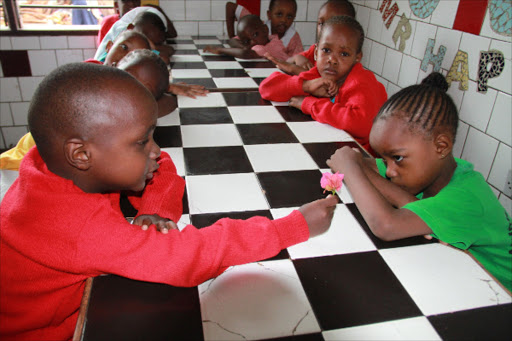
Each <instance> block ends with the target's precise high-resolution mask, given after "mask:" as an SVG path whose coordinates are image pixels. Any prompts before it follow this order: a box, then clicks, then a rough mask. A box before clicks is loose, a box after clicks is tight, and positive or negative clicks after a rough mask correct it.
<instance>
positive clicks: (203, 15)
mask: <svg viewBox="0 0 512 341" xmlns="http://www.w3.org/2000/svg"><path fill="white" fill-rule="evenodd" d="M185 20H210V1H206V0H204V1H203V0H196V1H187V2H185Z"/></svg>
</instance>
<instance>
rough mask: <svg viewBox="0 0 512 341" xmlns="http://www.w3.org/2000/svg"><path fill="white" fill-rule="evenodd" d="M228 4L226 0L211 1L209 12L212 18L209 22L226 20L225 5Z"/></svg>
mask: <svg viewBox="0 0 512 341" xmlns="http://www.w3.org/2000/svg"><path fill="white" fill-rule="evenodd" d="M227 2H230V1H227V0H222V1H218V0H212V3H211V10H212V17H211V20H226V3H227ZM224 26H226V24H224Z"/></svg>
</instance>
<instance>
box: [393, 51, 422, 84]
mask: <svg viewBox="0 0 512 341" xmlns="http://www.w3.org/2000/svg"><path fill="white" fill-rule="evenodd" d="M420 64H421V62H420V61H419V60H418V59H416V58H413V57H411V56H405V55H404V56H403V58H402V65H401V66H400V75H399V76H398V85H399V86H400V87H402V88H405V87H406V86H409V85H413V84H416V81H417V80H418V72H419V70H420Z"/></svg>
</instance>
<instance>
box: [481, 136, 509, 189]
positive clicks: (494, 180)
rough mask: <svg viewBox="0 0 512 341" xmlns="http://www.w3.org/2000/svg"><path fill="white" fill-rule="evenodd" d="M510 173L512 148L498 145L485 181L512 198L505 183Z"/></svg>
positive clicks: (501, 144) (502, 144)
mask: <svg viewBox="0 0 512 341" xmlns="http://www.w3.org/2000/svg"><path fill="white" fill-rule="evenodd" d="M510 171H512V148H510V147H509V146H507V145H505V144H504V143H500V145H499V147H498V152H497V153H496V158H495V159H494V162H493V165H492V169H491V173H490V174H489V179H487V181H488V182H489V183H490V184H491V185H493V186H494V187H496V188H497V189H499V190H500V191H501V192H503V193H505V195H507V196H512V192H511V191H510V190H509V189H508V183H507V181H508V180H507V176H508V173H509V172H510Z"/></svg>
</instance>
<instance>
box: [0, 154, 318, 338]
mask: <svg viewBox="0 0 512 341" xmlns="http://www.w3.org/2000/svg"><path fill="white" fill-rule="evenodd" d="M162 154H163V155H162V156H161V159H160V160H159V163H160V168H159V169H158V171H157V173H155V176H154V178H153V179H152V181H151V182H150V183H149V184H148V185H147V187H146V189H145V192H144V194H143V195H142V197H140V198H131V199H134V200H132V203H133V204H134V206H135V208H137V209H138V210H139V213H140V214H146V213H147V214H153V213H158V214H159V215H161V216H165V217H169V218H171V219H172V220H174V221H178V219H179V217H180V215H181V211H182V207H181V201H182V194H183V190H184V181H183V179H182V178H181V177H180V176H178V175H177V174H176V168H175V166H174V164H173V162H172V160H171V159H170V158H169V156H168V155H167V154H165V153H162ZM0 219H1V220H0V222H1V229H0V269H1V271H0V287H1V290H0V339H1V340H8V339H16V340H66V339H71V338H72V335H73V331H74V328H75V324H76V321H77V317H78V309H79V306H80V300H81V297H82V295H83V290H84V284H85V280H86V279H87V278H88V277H93V276H98V275H100V274H105V273H112V274H116V275H120V276H124V277H128V278H132V279H135V280H143V281H150V282H159V283H167V284H170V285H175V286H195V285H198V284H200V283H202V282H204V281H206V280H208V279H210V278H212V277H214V276H217V275H219V274H220V273H222V272H223V271H224V270H225V269H226V268H227V267H229V266H231V265H237V264H242V263H248V262H252V261H257V260H260V259H264V258H267V257H272V256H274V255H276V254H277V253H278V252H279V251H280V250H281V249H283V248H286V247H289V246H291V245H294V244H296V243H299V242H302V241H305V240H307V239H308V237H309V230H308V227H307V223H306V221H305V219H304V217H303V216H302V214H300V212H298V211H294V212H293V213H291V214H290V215H289V216H287V217H285V218H282V219H277V220H274V221H271V220H269V219H267V218H263V217H254V218H251V219H248V220H246V221H240V220H231V219H221V220H219V221H218V222H217V223H215V224H214V225H212V226H209V227H207V228H203V229H196V228H195V227H194V226H191V225H189V226H187V227H185V229H184V230H182V231H181V232H180V231H178V230H172V231H169V233H168V234H162V233H160V232H156V230H155V229H153V228H152V229H149V230H147V231H142V230H141V228H140V227H139V226H133V225H131V224H129V223H128V222H127V221H126V219H125V218H124V217H123V215H122V214H121V211H120V208H119V194H118V193H110V194H99V193H98V194H90V193H85V192H83V191H82V190H81V189H80V188H78V187H77V186H75V185H74V184H73V182H72V181H70V180H66V179H63V178H61V177H59V176H57V175H55V174H53V173H51V172H50V171H49V170H48V168H47V167H46V165H45V163H44V161H43V160H42V159H41V157H40V155H39V152H38V151H37V148H32V149H31V150H30V151H29V152H28V153H27V154H26V156H25V158H24V160H23V162H22V164H21V168H20V175H19V177H18V179H17V180H16V181H15V182H14V184H13V185H12V186H11V188H10V189H9V191H8V192H7V194H6V195H5V197H4V199H3V201H2V210H1V216H0ZM162 260H168V261H167V262H165V261H162Z"/></svg>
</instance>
